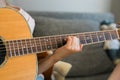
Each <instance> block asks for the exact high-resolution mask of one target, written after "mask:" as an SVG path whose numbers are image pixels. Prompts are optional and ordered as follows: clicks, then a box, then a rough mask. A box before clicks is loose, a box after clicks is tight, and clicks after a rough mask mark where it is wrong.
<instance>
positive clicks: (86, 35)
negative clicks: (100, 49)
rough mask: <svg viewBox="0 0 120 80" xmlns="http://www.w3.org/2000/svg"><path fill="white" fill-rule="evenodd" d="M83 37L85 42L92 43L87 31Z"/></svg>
mask: <svg viewBox="0 0 120 80" xmlns="http://www.w3.org/2000/svg"><path fill="white" fill-rule="evenodd" d="M85 39H86V42H87V43H92V39H91V37H90V34H89V33H85Z"/></svg>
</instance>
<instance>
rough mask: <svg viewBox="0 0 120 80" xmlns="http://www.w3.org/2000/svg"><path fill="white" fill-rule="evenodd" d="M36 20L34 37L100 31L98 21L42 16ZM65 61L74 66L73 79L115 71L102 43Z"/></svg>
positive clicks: (86, 47)
mask: <svg viewBox="0 0 120 80" xmlns="http://www.w3.org/2000/svg"><path fill="white" fill-rule="evenodd" d="M34 18H35V20H36V27H35V31H34V34H33V35H34V37H39V36H48V35H58V34H67V33H76V32H77V33H78V32H88V31H98V30H99V22H97V21H96V20H87V19H83V20H82V19H81V20H78V19H77V20H75V19H74V20H72V19H66V20H64V19H55V18H49V17H41V16H38V17H34ZM63 60H64V61H67V62H69V63H71V64H72V65H73V67H72V69H71V71H70V72H69V74H68V76H73V77H75V76H86V75H93V74H99V73H105V72H109V71H111V70H112V69H113V64H112V63H111V61H110V60H109V59H108V57H107V56H106V54H105V52H104V51H103V49H102V43H101V44H95V45H89V46H85V47H84V49H83V51H82V52H81V53H77V54H74V55H71V56H69V57H67V58H65V59H63Z"/></svg>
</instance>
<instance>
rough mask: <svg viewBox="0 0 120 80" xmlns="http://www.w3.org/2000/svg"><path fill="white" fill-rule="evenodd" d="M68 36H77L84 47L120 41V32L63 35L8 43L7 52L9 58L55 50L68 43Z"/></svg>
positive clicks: (108, 31)
mask: <svg viewBox="0 0 120 80" xmlns="http://www.w3.org/2000/svg"><path fill="white" fill-rule="evenodd" d="M67 36H77V37H78V38H79V39H80V43H81V44H83V45H89V44H95V43H100V42H104V41H106V40H114V39H119V34H118V30H107V31H97V32H84V33H74V34H63V35H53V36H45V37H36V38H32V39H22V40H11V41H6V50H7V52H8V54H9V57H12V56H21V55H25V54H31V53H38V52H43V51H47V50H55V49H57V48H59V47H61V46H63V45H64V44H65V43H66V41H65V38H66V37H67Z"/></svg>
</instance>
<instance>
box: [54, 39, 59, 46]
mask: <svg viewBox="0 0 120 80" xmlns="http://www.w3.org/2000/svg"><path fill="white" fill-rule="evenodd" d="M54 39H55V43H56V44H55V45H56V48H58V45H57V44H58V43H57V40H56V37H54Z"/></svg>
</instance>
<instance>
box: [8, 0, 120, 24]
mask: <svg viewBox="0 0 120 80" xmlns="http://www.w3.org/2000/svg"><path fill="white" fill-rule="evenodd" d="M8 1H9V2H10V3H12V4H14V5H17V6H19V7H22V8H24V9H25V10H27V11H51V12H88V13H107V12H111V13H113V14H114V15H115V21H116V22H119V21H120V14H119V12H120V7H119V3H120V0H8Z"/></svg>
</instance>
